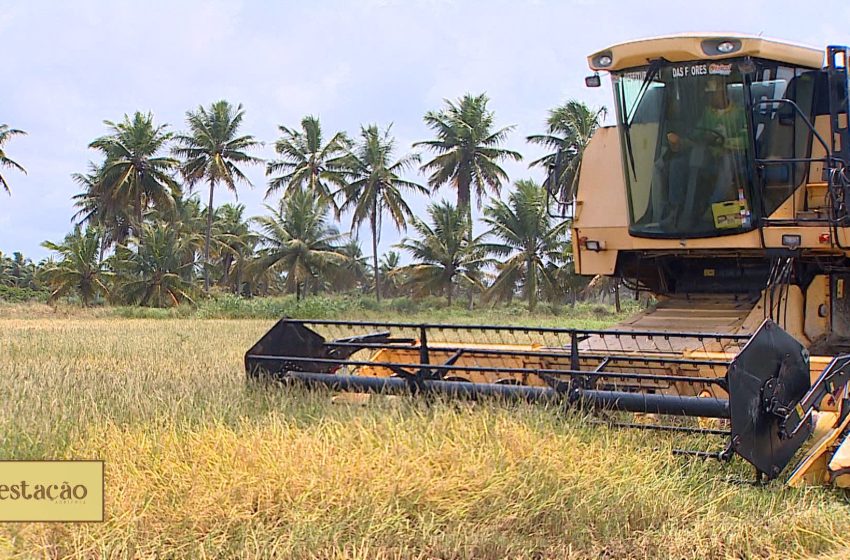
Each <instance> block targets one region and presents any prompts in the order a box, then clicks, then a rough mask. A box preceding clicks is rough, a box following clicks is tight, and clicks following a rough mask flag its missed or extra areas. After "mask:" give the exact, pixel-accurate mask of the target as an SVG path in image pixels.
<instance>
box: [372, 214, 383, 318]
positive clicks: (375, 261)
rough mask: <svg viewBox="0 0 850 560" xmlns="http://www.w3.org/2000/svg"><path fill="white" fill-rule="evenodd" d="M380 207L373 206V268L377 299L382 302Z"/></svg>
mask: <svg viewBox="0 0 850 560" xmlns="http://www.w3.org/2000/svg"><path fill="white" fill-rule="evenodd" d="M377 214H378V208H377V204H375V206H374V207H373V208H372V219H371V220H370V221H371V226H372V267H373V268H372V269H373V270H374V271H375V300H376V301H377V302H378V303H380V302H381V271H380V269H379V268H378V215H377Z"/></svg>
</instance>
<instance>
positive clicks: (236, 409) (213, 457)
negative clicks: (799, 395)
mask: <svg viewBox="0 0 850 560" xmlns="http://www.w3.org/2000/svg"><path fill="white" fill-rule="evenodd" d="M228 297H229V298H232V296H228ZM276 299H277V298H257V299H255V300H252V302H251V304H252V305H253V304H254V302H268V301H275V300H276ZM234 301H235V298H234ZM280 301H283V300H280ZM286 301H288V302H289V303H290V304H291V305H293V306H297V305H308V302H312V303H310V305H318V302H320V301H321V298H315V299H309V300H302V301H301V302H296V300H295V298H294V297H289V298H286ZM367 303H368V304H373V305H375V304H376V302H375V301H374V298H371V297H364V298H363V300H362V305H366V304H367ZM128 309H135V310H140V309H142V308H138V307H136V308H128ZM177 309H184V308H180V307H178V308H172V309H170V310H155V309H144V311H145V312H149V313H153V312H160V311H161V312H166V313H171V312H174V310H177ZM185 309H189V308H185ZM201 309H203V307H200V308H199V310H198V311H200V310H201ZM60 310H61V308H60ZM316 311H317V310H316V309H315V308H313V309H310V310H309V313H310V314H311V315H312V314H313V313H316ZM44 312H45V313H47V316H39V315H40V313H41V312H40V311H38V310H37V309H35V308H32V309H29V308H28V309H26V310H24V309H23V308H20V307H18V308H17V312H16V313H15V314H13V316H11V317H10V316H7V315H5V314H4V311H3V307H2V306H0V316H2V317H3V318H0V333H2V334H0V354H2V355H3V356H4V359H3V360H2V362H0V381H2V383H3V385H4V386H6V387H14V388H15V390H14V391H4V392H3V393H2V394H0V429H2V433H3V434H5V436H4V437H3V438H2V439H0V453H2V454H3V456H5V457H16V458H44V457H55V458H78V457H99V458H103V459H105V460H106V488H107V510H106V516H107V521H106V522H105V523H100V524H25V525H21V524H7V525H0V556H2V557H12V558H32V557H51V558H92V557H99V558H107V557H110V558H111V557H146V558H152V557H186V558H190V557H191V558H203V557H218V558H221V557H241V558H273V557H274V558H316V557H320V558H363V559H365V558H370V559H371V558H402V559H406V558H528V559H531V558H539V559H544V558H546V559H548V558H552V559H554V558H559V559H560V558H571V559H598V558H641V559H643V558H676V559H684V560H687V559H700V560H714V559H725V558H777V559H779V558H782V559H785V558H805V557H810V556H813V555H822V556H821V557H822V558H843V557H846V555H847V552H848V550H847V549H848V547H850V539H848V535H850V504H848V499H847V496H846V494H842V493H840V492H834V491H829V490H826V489H824V488H805V489H799V490H796V489H790V488H787V487H785V486H783V485H782V484H781V482H776V483H771V484H769V485H767V486H766V487H754V486H749V485H742V484H731V483H729V482H727V479H728V478H729V477H746V476H751V471H750V470H749V469H747V468H746V467H745V465H744V464H743V463H742V462H741V461H734V462H733V463H732V464H730V465H723V464H719V463H717V462H714V461H702V460H698V459H685V458H680V457H675V456H673V455H672V454H671V452H670V451H671V449H672V448H673V447H674V446H678V445H682V442H681V440H677V439H676V438H675V437H674V436H671V435H658V436H656V435H647V434H646V433H644V432H639V433H638V432H627V431H618V430H615V429H609V428H605V427H602V426H598V425H592V424H590V423H588V422H586V421H585V419H584V418H582V417H581V416H580V415H578V414H570V413H567V412H565V411H564V410H562V409H560V408H554V407H553V408H543V407H532V406H526V405H512V406H507V405H500V404H498V403H478V404H474V405H473V404H468V403H466V404H461V403H446V402H442V401H430V402H423V401H413V400H410V399H405V398H383V399H381V398H373V399H371V400H370V401H369V403H368V406H362V405H361V404H358V403H356V402H354V401H352V400H350V399H349V400H342V399H333V398H332V397H331V396H330V395H328V394H325V393H321V392H316V393H309V392H303V391H299V390H295V389H291V390H286V389H280V388H278V389H274V388H268V387H266V388H263V387H251V386H246V383H245V378H244V372H243V371H242V354H243V352H244V351H245V349H246V348H248V347H249V345H250V344H251V343H253V342H254V341H255V340H256V339H257V338H258V337H259V336H260V335H261V334H262V333H263V332H264V331H265V330H266V329H267V328H268V327H269V326H270V325H271V323H272V321H271V320H231V321H218V320H199V319H193V320H181V319H175V320H157V321H154V320H145V319H142V320H138V319H133V320H128V319H120V318H115V317H114V316H113V317H109V316H107V317H101V318H98V314H104V313H110V314H111V313H114V311H111V310H108V309H88V310H81V309H79V308H77V309H76V310H75V311H73V313H72V315H71V316H70V317H66V318H58V317H57V313H56V312H54V311H52V310H50V309H49V308H46V307H45V308H44ZM453 312H454V313H458V314H460V313H462V312H463V310H457V311H453ZM346 313H350V311H346ZM380 313H381V315H382V318H389V317H387V315H388V314H387V313H386V310H382V311H381V312H380ZM511 313H512V315H511V316H509V317H508V316H507V313H506V316H505V317H503V319H511V320H515V321H517V322H523V323H534V322H535V321H536V320H537V318H538V317H540V316H541V315H538V314H535V315H532V316H523V315H522V313H521V312H518V310H517V309H516V308H513V309H512V310H511ZM351 316H353V315H349V318H350V317H351ZM356 316H358V317H359V315H356ZM366 316H368V314H367V315H366ZM408 316H409V314H408V313H403V314H401V313H399V314H396V315H393V316H392V317H405V318H407V317H408ZM429 317H430V318H431V319H433V320H443V317H440V316H439V315H438V316H430V315H429ZM469 317H470V318H476V319H477V317H473V316H472V315H471V314H470V315H469ZM275 318H276V317H275ZM612 318H616V317H612V316H609V319H608V320H609V321H610V320H611V319H612ZM557 320H559V321H560V323H561V324H562V325H565V326H568V325H575V323H572V322H570V321H568V320H565V319H564V318H563V317H559V318H557ZM685 444H687V445H692V446H703V448H711V446H712V445H717V442H716V441H715V442H709V441H703V440H692V441H688V442H685Z"/></svg>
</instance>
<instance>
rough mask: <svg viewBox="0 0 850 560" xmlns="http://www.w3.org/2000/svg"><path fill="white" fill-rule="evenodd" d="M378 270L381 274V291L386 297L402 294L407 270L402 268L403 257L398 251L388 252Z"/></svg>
mask: <svg viewBox="0 0 850 560" xmlns="http://www.w3.org/2000/svg"><path fill="white" fill-rule="evenodd" d="M378 270H379V271H380V274H381V281H382V284H381V289H382V290H383V293H384V295H386V296H388V297H395V296H397V295H399V293H400V292H401V286H402V284H404V283H405V280H406V279H405V272H406V271H405V269H404V267H402V266H401V255H399V253H398V251H387V252H386V253H384V254H383V255H382V256H381V261H380V264H379V265H378Z"/></svg>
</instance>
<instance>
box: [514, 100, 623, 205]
mask: <svg viewBox="0 0 850 560" xmlns="http://www.w3.org/2000/svg"><path fill="white" fill-rule="evenodd" d="M606 112H607V111H606V109H605V107H602V108H599V109H593V108H590V107H588V106H587V105H585V104H584V103H582V102H581V101H576V100H570V101H567V102H566V103H564V104H563V105H560V106H558V107H555V108H554V109H551V110H550V111H549V118H548V119H546V133H545V134H535V135H532V136H529V137H528V138H527V140H528V141H529V142H530V143H532V144H537V145H539V146H543V147H544V148H547V149H550V150H553V151H552V152H551V153H548V154H546V155H545V156H543V157H542V158H540V159H537V160H534V161H532V162H531V163H530V164H529V167H535V166H536V167H543V168H544V169H547V170H548V171H549V173H548V174H547V178H546V182H545V183H544V184H543V186H544V187H546V188H547V189H548V190H549V192H551V193H553V194H554V195H555V196H556V198H557V200H558V201H559V203H560V204H562V205H566V204H569V203H571V202H572V201H573V198H574V197H575V193H576V188H577V187H578V177H579V172H580V171H581V161H582V158H583V157H584V151H585V149H587V145H588V144H589V143H590V138H591V137H592V136H593V134H594V133H595V132H596V130H597V129H598V128H599V126H600V124H601V122H602V120H603V119H604V118H605V114H606Z"/></svg>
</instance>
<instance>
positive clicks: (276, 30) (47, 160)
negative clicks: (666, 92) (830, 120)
mask: <svg viewBox="0 0 850 560" xmlns="http://www.w3.org/2000/svg"><path fill="white" fill-rule="evenodd" d="M848 21H850V5H848V4H847V3H845V2H836V1H832V0H829V1H822V2H818V3H813V4H809V3H807V2H799V0H797V1H791V2H789V1H787V0H781V1H777V0H772V1H764V0H756V1H741V0H737V1H727V0H717V1H708V2H687V1H684V0H678V1H675V2H670V1H653V0H644V1H631V2H622V1H620V2H618V1H614V0H571V1H568V0H561V1H558V0H486V1H485V0H359V1H355V0H349V1H344V0H314V1H294V0H289V1H284V0H279V1H274V2H272V1H268V2H266V1H259V0H256V1H247V0H245V1H240V0H227V1H219V0H168V1H160V0H150V1H145V2H143V1H137V2H130V1H121V0H75V1H73V2H62V1H60V0H55V1H53V2H48V1H38V0H27V1H24V0H19V1H10V0H0V49H2V55H0V56H2V61H3V63H2V70H0V123H5V124H8V125H9V126H11V127H13V128H20V129H23V130H25V131H27V133H28V135H27V136H24V137H16V138H14V139H13V140H11V141H10V142H9V143H8V144H7V145H6V147H5V149H6V152H7V155H8V156H9V157H11V158H12V159H14V160H15V161H17V162H18V163H20V164H22V165H23V166H24V167H25V168H26V169H27V172H28V173H27V174H26V175H22V174H20V173H17V172H16V171H14V170H2V173H3V174H4V176H5V177H6V179H7V180H8V182H9V184H10V185H11V188H12V196H7V195H6V194H5V193H2V192H0V251H3V252H4V253H11V252H12V251H22V252H23V253H24V254H25V255H26V256H28V257H31V258H33V259H34V260H39V259H41V258H43V257H45V256H47V255H48V251H47V250H46V249H44V248H42V247H41V243H42V242H43V241H44V240H53V241H59V240H61V239H62V237H63V236H64V235H65V234H66V233H67V232H68V231H69V230H70V229H71V228H72V222H71V217H72V216H73V214H74V212H75V210H74V208H73V204H72V201H71V197H72V196H73V195H74V194H75V193H77V192H79V188H78V186H77V185H76V184H75V183H74V182H73V181H72V180H71V174H72V173H75V172H83V171H86V167H87V163H88V161H90V160H96V159H97V157H98V155H97V154H96V153H95V152H94V151H93V150H90V149H89V148H88V147H87V146H88V144H89V143H90V142H91V141H92V140H93V139H94V138H96V137H98V136H101V135H103V134H104V133H106V127H105V125H104V124H103V121H104V120H111V121H119V120H121V119H122V117H123V115H124V114H125V113H130V114H132V113H133V112H135V111H137V110H141V111H144V112H147V111H150V112H152V113H153V114H154V117H155V119H156V122H158V123H167V124H168V125H169V129H170V130H172V131H174V132H179V131H182V130H183V129H184V122H185V113H186V111H187V110H192V109H195V108H197V107H198V106H199V105H208V104H209V103H211V102H213V101H216V100H218V99H227V100H229V101H231V102H233V103H241V104H242V105H243V106H244V109H245V111H246V116H245V120H244V132H245V133H247V134H252V135H254V136H255V137H256V138H257V139H259V140H261V141H262V142H264V145H263V147H262V148H261V149H258V150H257V151H256V152H255V155H257V156H259V157H262V158H264V159H270V158H274V156H275V153H274V141H275V140H276V138H277V137H278V135H279V134H278V128H277V127H278V126H279V125H281V124H283V125H286V126H289V127H297V126H298V124H299V122H300V121H301V119H302V118H303V117H304V116H305V115H308V114H311V115H316V116H318V117H319V118H320V120H321V122H322V126H323V129H324V131H325V134H326V135H327V136H328V137H330V135H331V134H332V133H333V132H335V131H338V130H345V131H348V132H349V133H350V134H352V135H356V134H357V133H358V132H359V129H360V126H361V125H363V124H371V123H376V124H379V125H380V126H387V125H390V124H392V133H393V134H394V135H395V137H396V140H397V146H398V152H397V155H398V156H402V155H404V154H405V153H408V152H410V151H412V149H411V144H412V143H413V142H415V141H417V140H425V139H428V138H430V137H431V133H430V131H429V129H428V128H427V127H426V126H425V124H424V123H423V121H422V115H423V114H424V113H425V112H426V111H429V110H436V109H439V108H440V107H441V106H442V104H443V100H444V99H447V98H448V99H456V98H458V97H460V96H462V95H463V94H465V93H467V92H470V93H474V94H477V93H480V92H486V93H487V95H488V96H489V97H490V99H491V101H490V106H489V107H490V109H492V110H493V111H494V112H495V115H496V124H497V125H498V126H508V125H512V126H515V128H514V130H513V132H512V133H511V135H510V138H509V140H508V142H507V143H506V147H508V148H511V149H514V150H518V151H520V152H522V153H523V154H524V156H525V159H524V161H523V162H521V163H506V164H505V169H506V170H507V172H508V173H509V175H510V177H511V179H512V180H516V179H522V178H534V179H537V180H541V179H542V173H541V171H540V170H536V169H529V168H528V162H530V161H532V160H534V159H536V158H537V157H539V155H541V152H540V150H539V149H537V148H535V147H532V146H529V145H528V144H527V143H526V142H525V137H526V136H528V135H529V134H536V133H540V132H542V131H543V129H544V126H545V119H546V115H547V111H548V110H549V109H550V108H552V107H554V106H556V105H558V104H561V103H563V102H564V101H566V100H568V99H573V98H575V99H579V100H582V101H584V102H586V103H588V104H590V105H592V106H596V107H598V106H603V105H604V106H608V107H611V106H612V102H611V89H610V87H609V86H608V83H607V81H603V83H604V86H603V87H601V88H596V89H587V88H585V86H584V81H583V78H584V76H586V75H587V74H589V73H590V72H589V71H588V69H587V63H586V57H587V55H589V54H591V53H593V52H596V51H598V50H601V49H603V48H605V47H607V46H609V45H611V44H615V43H619V42H623V41H627V40H631V39H636V38H641V37H648V36H656V35H665V34H671V33H683V32H690V31H722V32H739V33H748V34H754V35H763V36H766V37H774V38H779V39H783V40H787V41H793V42H798V43H803V44H808V45H811V46H814V47H818V48H824V47H825V46H826V45H828V44H848V43H850V32H848V31H847V25H846V24H847V22H848ZM246 174H247V175H248V177H249V178H250V179H251V181H252V183H253V188H251V187H248V186H245V185H243V186H241V187H240V189H239V195H238V202H240V203H243V204H245V205H246V207H247V214H248V215H258V214H262V213H265V212H266V210H265V209H264V207H263V204H264V203H272V204H274V203H276V201H277V198H276V197H272V198H270V199H269V200H264V194H265V190H266V189H265V181H266V178H265V177H264V174H263V168H262V167H259V166H258V167H255V168H249V169H247V173H246ZM408 178H409V179H412V180H415V181H418V182H421V183H425V182H426V178H425V177H424V176H422V175H420V174H418V173H416V172H413V173H411V174H410V176H409V177H408ZM505 192H507V191H503V196H504V193H505ZM203 193H204V191H203V190H202V191H200V194H203ZM437 197H438V198H440V197H446V198H449V199H451V200H454V197H455V195H454V192H453V191H452V190H450V189H449V188H445V189H444V190H442V191H441V192H439V193H438V194H437ZM202 200H206V196H205V195H204V197H203V198H202ZM235 201H236V198H235V197H234V195H233V194H231V193H229V192H227V191H226V190H224V189H219V190H217V191H216V206H217V205H218V204H221V203H224V202H235ZM409 203H410V205H411V206H412V207H413V209H414V211H415V213H416V214H417V215H418V216H424V212H425V207H426V205H427V200H426V199H425V198H424V197H417V196H411V197H409ZM342 227H343V229H347V228H348V223H347V222H344V223H343V226H342ZM479 229H480V226H479ZM400 236H401V235H400V234H399V233H398V232H396V231H395V230H394V229H393V227H392V225H391V224H390V223H389V221H385V223H384V230H383V232H382V240H381V245H380V252H384V251H386V250H388V249H389V248H391V246H392V245H393V244H394V243H396V242H397V241H398V240H399V239H400ZM360 238H361V240H362V241H363V242H364V252H366V253H367V254H368V253H370V250H369V249H368V247H369V243H368V232H367V230H366V229H365V228H364V230H363V231H362V232H361V236H360Z"/></svg>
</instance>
